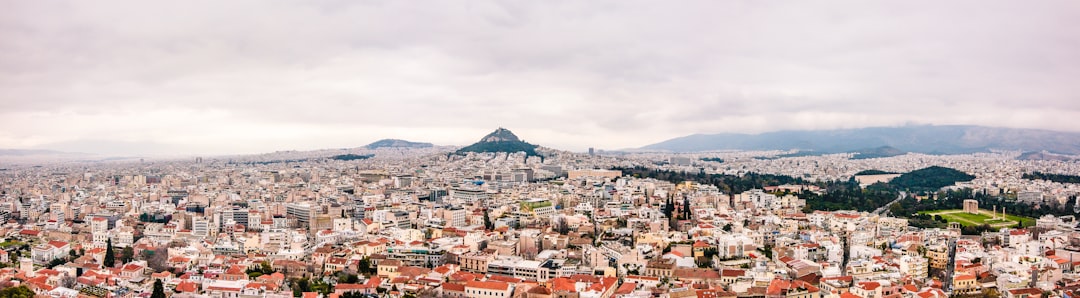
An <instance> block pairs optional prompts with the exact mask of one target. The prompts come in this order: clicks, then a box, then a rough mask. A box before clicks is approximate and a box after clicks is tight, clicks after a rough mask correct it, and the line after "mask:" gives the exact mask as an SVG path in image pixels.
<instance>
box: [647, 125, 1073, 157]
mask: <svg viewBox="0 0 1080 298" xmlns="http://www.w3.org/2000/svg"><path fill="white" fill-rule="evenodd" d="M882 146H889V147H892V148H895V149H897V150H900V151H907V152H918V153H928V154H960V153H973V152H985V151H987V150H990V149H1000V150H1022V151H1043V150H1045V151H1049V152H1053V153H1059V154H1080V133H1072V132H1056V131H1049V130H1038V129H1019V128H997V127H985V126H966V125H942V126H937V125H922V126H901V127H871V128H859V129H840V130H814V131H778V132H769V133H762V134H754V135H751V134H732V133H726V134H711V135H705V134H696V135H690V136H685V137H680V138H675V139H671V140H667V141H663V142H660V143H656V144H652V145H648V146H645V147H643V148H642V149H649V150H666V151H676V152H693V151H711V150H791V149H800V150H813V151H816V152H833V153H840V152H856V151H858V150H862V149H864V148H876V147H882Z"/></svg>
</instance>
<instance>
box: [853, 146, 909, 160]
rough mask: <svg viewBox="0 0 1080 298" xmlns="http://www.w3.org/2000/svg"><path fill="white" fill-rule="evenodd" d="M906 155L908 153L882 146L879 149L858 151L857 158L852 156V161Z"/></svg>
mask: <svg viewBox="0 0 1080 298" xmlns="http://www.w3.org/2000/svg"><path fill="white" fill-rule="evenodd" d="M904 154H907V152H904V151H903V150H900V149H896V148H893V147H889V146H881V147H877V148H871V149H863V150H859V151H856V152H855V156H852V157H851V159H870V158H884V157H893V156H900V155H904Z"/></svg>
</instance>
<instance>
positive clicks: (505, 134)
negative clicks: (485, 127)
mask: <svg viewBox="0 0 1080 298" xmlns="http://www.w3.org/2000/svg"><path fill="white" fill-rule="evenodd" d="M467 152H505V153H515V152H525V154H526V155H528V156H538V154H536V145H533V144H529V143H526V142H524V141H522V140H521V139H518V137H517V135H514V133H513V132H511V131H510V130H509V129H505V128H502V127H500V128H498V129H496V130H495V131H493V132H491V133H489V134H488V135H486V136H484V137H483V138H481V139H480V141H479V142H476V143H474V144H472V145H469V146H465V148H461V149H459V150H458V151H457V152H456V153H457V154H465V153H467Z"/></svg>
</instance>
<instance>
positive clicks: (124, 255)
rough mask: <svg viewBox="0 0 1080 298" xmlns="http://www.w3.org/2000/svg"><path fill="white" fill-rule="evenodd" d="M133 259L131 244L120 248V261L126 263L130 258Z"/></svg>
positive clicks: (133, 252)
mask: <svg viewBox="0 0 1080 298" xmlns="http://www.w3.org/2000/svg"><path fill="white" fill-rule="evenodd" d="M133 259H135V249H134V248H132V247H131V246H127V247H124V249H122V250H120V262H122V263H124V264H127V263H128V262H131V260H133Z"/></svg>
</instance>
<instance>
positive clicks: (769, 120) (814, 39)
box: [0, 0, 1080, 155]
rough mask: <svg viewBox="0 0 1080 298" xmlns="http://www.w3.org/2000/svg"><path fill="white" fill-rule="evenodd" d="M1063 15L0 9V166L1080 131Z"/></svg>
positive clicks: (122, 6) (1061, 9)
mask: <svg viewBox="0 0 1080 298" xmlns="http://www.w3.org/2000/svg"><path fill="white" fill-rule="evenodd" d="M1077 28H1080V1H1036V2H1031V1H887V2H886V1H626V0H617V1H506V2H503V1H344V0H342V1H262V0H259V1H243V0H239V1H217V0H214V1H201V0H195V1H145V0H137V1H54V0H41V1H10V0H0V148H9V149H54V150H62V151H70V152H87V153H103V154H145V155H155V154H156V155H162V154H173V155H188V154H240V153H261V152H272V151H278V150H310V149H324V148H348V147H358V146H363V145H365V144H368V143H370V142H373V141H375V140H378V139H383V138H399V139H406V140H411V141H423V142H431V143H435V144H437V145H460V146H463V145H467V144H469V143H472V142H475V141H477V140H479V139H480V138H481V137H482V136H483V135H485V134H487V133H488V132H490V131H492V130H494V129H495V128H497V127H505V128H508V129H510V130H512V131H514V132H515V133H516V134H517V135H518V136H519V137H521V138H522V139H524V140H525V141H528V142H531V143H535V144H540V145H543V146H547V147H552V148H557V149H563V150H572V151H583V150H585V149H586V148H588V147H596V148H599V149H621V148H636V147H641V146H644V145H648V144H652V143H656V142H659V141H663V140H666V139H670V138H674V137H679V136H685V135H689V134H694V133H724V132H736V133H761V132H768V131H776V130H814V129H838V128H859V127H871V126H899V125H908V124H971V125H986V126H1000V127H1016V128H1039V129H1050V130H1059V131H1080V124H1077V122H1076V120H1075V119H1080V30H1077Z"/></svg>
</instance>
